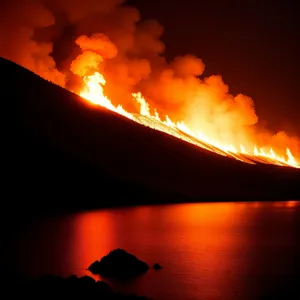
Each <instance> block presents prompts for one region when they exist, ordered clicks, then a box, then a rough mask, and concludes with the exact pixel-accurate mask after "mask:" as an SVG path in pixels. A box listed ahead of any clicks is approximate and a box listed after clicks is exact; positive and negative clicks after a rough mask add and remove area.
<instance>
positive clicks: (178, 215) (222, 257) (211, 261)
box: [166, 203, 245, 299]
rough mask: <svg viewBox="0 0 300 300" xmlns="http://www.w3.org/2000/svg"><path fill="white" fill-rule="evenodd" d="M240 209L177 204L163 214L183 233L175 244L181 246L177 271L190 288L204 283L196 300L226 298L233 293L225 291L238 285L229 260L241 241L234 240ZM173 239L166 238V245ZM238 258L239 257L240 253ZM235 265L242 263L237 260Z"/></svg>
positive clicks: (236, 206) (229, 205) (238, 206)
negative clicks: (184, 277)
mask: <svg viewBox="0 0 300 300" xmlns="http://www.w3.org/2000/svg"><path fill="white" fill-rule="evenodd" d="M244 209H245V206H244V204H243V203H237V204H232V203H218V204H190V205H178V206H172V207H170V209H169V210H168V211H166V213H167V214H168V215H169V217H170V218H172V219H174V221H175V220H176V221H177V222H178V227H181V230H183V231H184V232H185V235H184V236H183V237H182V238H181V242H180V243H181V245H178V247H180V248H182V247H183V246H184V247H183V248H184V252H181V253H180V255H182V257H181V260H182V261H183V263H182V265H181V268H182V269H180V270H178V272H179V273H181V274H182V273H185V274H186V278H187V282H189V281H190V284H193V285H194V287H197V286H198V285H199V283H200V282H205V285H202V286H201V292H200V289H199V292H200V294H201V295H200V294H199V297H204V298H205V299H206V298H207V297H208V298H218V297H221V296H222V299H227V295H230V294H233V292H230V291H228V292H227V291H226V290H227V289H228V287H229V286H231V287H232V286H235V282H238V276H237V273H235V272H234V271H233V268H232V261H234V260H237V255H236V254H237V252H238V250H239V245H240V243H241V242H243V237H241V236H239V238H238V239H237V235H236V232H235V229H236V228H238V224H239V222H241V221H242V220H241V218H242V216H243V210H244ZM176 239H178V237H177V236H176V233H175V234H174V235H173V236H170V241H169V242H171V240H173V241H175V243H176ZM169 242H167V243H169ZM177 243H178V242H177ZM240 255H241V257H242V255H243V254H242V253H240ZM185 260H191V261H192V263H186V261H185ZM237 263H238V264H243V263H244V262H243V261H242V260H239V259H238V261H237ZM187 266H188V268H186V267H187ZM191 274H192V276H191ZM221 291H222V293H221ZM225 291H226V292H225ZM195 293H196V294H197V291H195ZM235 294H236V293H235ZM229 298H230V296H229Z"/></svg>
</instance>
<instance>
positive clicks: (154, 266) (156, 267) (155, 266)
mask: <svg viewBox="0 0 300 300" xmlns="http://www.w3.org/2000/svg"><path fill="white" fill-rule="evenodd" d="M161 268H162V266H161V265H160V264H157V263H156V264H154V265H153V269H154V270H160V269H161Z"/></svg>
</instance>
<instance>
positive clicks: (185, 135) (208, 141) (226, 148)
mask: <svg viewBox="0 0 300 300" xmlns="http://www.w3.org/2000/svg"><path fill="white" fill-rule="evenodd" d="M83 83H84V86H83V88H82V89H81V91H80V92H79V95H80V96H81V97H82V98H85V99H86V100H88V101H90V102H91V103H93V104H97V105H100V106H102V107H105V108H107V109H109V110H111V111H113V112H115V113H118V114H120V115H122V116H124V117H126V118H128V119H131V120H133V121H135V122H137V123H139V124H142V125H144V126H147V127H150V128H152V129H155V130H158V131H162V132H164V133H167V134H169V135H172V136H174V137H176V138H179V139H181V140H184V141H186V142H188V143H191V144H194V145H196V146H198V147H201V148H204V149H206V150H209V151H212V152H214V153H217V154H219V155H223V156H227V157H231V158H234V159H237V160H240V161H243V162H245V163H250V164H256V163H264V164H274V165H278V166H290V167H294V168H300V164H299V163H298V162H297V161H296V159H295V157H294V156H293V154H292V152H291V150H290V149H289V148H286V157H284V156H280V155H278V154H277V153H276V152H275V151H274V149H273V148H269V149H265V148H263V147H259V146H258V145H252V148H249V147H246V146H245V145H243V144H240V146H239V149H238V148H237V147H235V146H234V145H232V144H222V143H219V142H218V141H216V140H214V139H213V138H211V137H208V136H206V135H205V134H204V133H203V132H201V131H199V132H198V133H195V132H193V131H192V130H191V129H190V128H189V127H188V126H187V125H186V124H185V123H184V121H177V122H174V121H173V120H171V118H170V117H169V116H168V115H166V116H165V118H164V119H162V118H161V117H160V115H159V113H158V112H157V109H156V108H154V109H153V114H151V108H150V105H149V103H148V102H147V101H146V99H145V98H144V97H143V95H142V93H140V92H138V93H132V99H133V100H134V101H136V102H137V103H138V104H139V105H140V112H139V114H136V113H130V112H127V111H126V110H125V109H124V108H123V107H122V106H121V105H118V106H114V105H113V104H112V102H111V101H110V99H108V97H106V96H105V95H104V86H105V84H106V80H105V78H104V76H103V75H102V74H100V73H99V72H94V73H93V74H92V75H88V76H84V77H83Z"/></svg>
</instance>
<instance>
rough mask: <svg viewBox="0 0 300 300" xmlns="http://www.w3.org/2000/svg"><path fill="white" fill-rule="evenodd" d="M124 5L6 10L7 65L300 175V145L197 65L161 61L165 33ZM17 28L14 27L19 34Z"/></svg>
mask: <svg viewBox="0 0 300 300" xmlns="http://www.w3.org/2000/svg"><path fill="white" fill-rule="evenodd" d="M122 2H124V1H122V0H103V1H99V0H85V1H83V0H68V1H58V0H52V1H50V0H49V1H48V0H27V1H23V0H22V1H21V0H14V1H11V2H10V3H9V4H0V11H1V13H0V14H1V18H0V41H1V47H0V55H1V56H3V57H4V58H7V59H10V60H13V61H15V62H16V63H19V64H20V65H22V66H24V67H26V68H28V69H30V70H32V71H33V72H35V73H37V74H38V75H40V76H41V77H43V78H45V79H47V80H50V81H52V82H54V83H56V84H58V85H60V86H62V87H65V88H66V89H69V90H71V91H73V92H75V93H77V94H79V95H80V96H81V97H83V98H85V99H86V100H87V101H90V102H91V103H93V104H95V105H100V106H103V107H105V108H107V109H109V110H111V111H114V112H116V113H118V114H121V115H123V116H124V117H126V118H129V119H131V120H133V121H135V122H138V123H140V124H142V125H145V126H148V127H151V128H153V129H155V130H159V131H163V132H165V133H167V134H170V135H173V136H175V137H177V138H179V139H182V140H184V141H187V142H189V143H192V144H194V145H197V146H199V147H201V148H205V149H207V150H209V151H212V152H215V153H218V154H220V155H224V156H227V157H231V158H235V159H238V160H241V161H243V162H245V163H251V164H255V163H266V164H275V165H279V166H291V167H296V168H299V167H300V160H299V159H300V141H299V139H297V138H295V137H290V136H288V135H287V134H286V133H285V132H279V133H276V134H271V133H269V132H268V131H267V130H261V129H258V126H256V125H257V122H258V117H257V115H256V112H255V108H254V102H253V100H252V99H251V98H250V97H248V96H245V95H242V94H239V95H236V96H233V95H231V94H230V93H229V88H228V86H227V85H226V84H225V83H224V82H223V81H222V78H221V76H210V77H208V78H203V76H202V74H203V72H204V69H205V66H204V64H203V62H202V60H201V59H199V58H197V57H194V56H192V55H186V56H183V57H177V58H175V59H174V60H173V61H171V62H167V61H166V59H164V58H163V56H162V54H163V52H164V44H163V43H162V42H161V40H160V37H161V35H162V33H163V29H162V27H161V26H160V25H159V24H158V23H157V22H155V21H141V20H140V15H139V12H138V11H137V10H136V9H135V8H133V7H128V6H124V5H122ZM12 23H13V24H12Z"/></svg>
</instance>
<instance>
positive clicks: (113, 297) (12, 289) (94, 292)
mask: <svg viewBox="0 0 300 300" xmlns="http://www.w3.org/2000/svg"><path fill="white" fill-rule="evenodd" d="M6 288H8V291H7V294H6V297H7V299H21V298H22V299H32V300H41V299H51V300H53V299H87V300H89V299H101V300H147V299H148V298H147V297H143V296H137V295H135V294H130V295H124V294H121V293H117V292H114V291H113V290H112V289H111V288H110V286H109V285H108V284H107V283H106V282H104V281H96V280H94V279H93V278H91V277H89V276H83V277H77V276H75V275H73V276H71V277H68V278H63V277H59V276H54V275H45V276H41V277H40V278H37V279H29V278H21V277H19V278H16V277H12V278H10V280H9V282H8V284H7V285H6ZM19 297H21V298H19Z"/></svg>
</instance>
